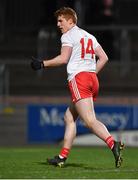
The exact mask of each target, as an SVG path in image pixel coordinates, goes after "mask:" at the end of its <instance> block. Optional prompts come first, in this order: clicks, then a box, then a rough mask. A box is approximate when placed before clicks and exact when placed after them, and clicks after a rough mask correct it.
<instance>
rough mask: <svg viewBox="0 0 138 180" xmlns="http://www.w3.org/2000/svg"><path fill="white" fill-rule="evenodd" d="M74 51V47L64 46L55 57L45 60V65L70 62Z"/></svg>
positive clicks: (50, 65)
mask: <svg viewBox="0 0 138 180" xmlns="http://www.w3.org/2000/svg"><path fill="white" fill-rule="evenodd" d="M71 53H72V47H69V46H63V47H62V48H61V54H60V55H58V56H56V57H55V58H53V59H49V60H44V61H43V63H44V67H53V66H61V65H64V64H67V63H68V60H69V58H70V56H71Z"/></svg>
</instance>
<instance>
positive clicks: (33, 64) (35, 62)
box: [30, 57, 44, 71]
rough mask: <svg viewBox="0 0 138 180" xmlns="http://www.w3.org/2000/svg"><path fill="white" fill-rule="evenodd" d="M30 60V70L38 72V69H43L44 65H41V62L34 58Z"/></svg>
mask: <svg viewBox="0 0 138 180" xmlns="http://www.w3.org/2000/svg"><path fill="white" fill-rule="evenodd" d="M31 59H32V60H31V64H30V65H31V68H32V69H33V70H35V71H36V70H39V69H41V68H44V63H43V61H42V60H39V59H37V58H34V57H32V58H31Z"/></svg>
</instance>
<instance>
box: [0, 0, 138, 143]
mask: <svg viewBox="0 0 138 180" xmlns="http://www.w3.org/2000/svg"><path fill="white" fill-rule="evenodd" d="M61 6H70V7H73V8H74V9H75V10H76V11H77V13H78V15H79V16H78V17H79V20H78V25H79V26H81V27H82V28H85V29H86V30H88V31H89V32H90V33H92V34H94V35H95V36H96V37H97V39H98V40H99V42H100V43H101V45H102V46H103V48H104V49H105V51H106V52H107V54H108V56H109V59H110V61H109V63H108V65H107V66H106V67H105V69H104V70H103V71H102V72H101V73H100V74H99V79H100V86H101V87H100V92H99V98H98V100H97V102H96V105H97V107H98V108H99V110H98V112H101V111H102V113H107V115H112V114H113V113H114V114H117V113H119V115H120V114H121V112H122V113H124V114H123V115H124V116H125V115H126V116H127V118H126V119H125V120H124V121H125V123H124V124H125V125H124V126H120V124H121V123H122V122H124V121H123V119H117V120H116V122H115V123H116V126H115V127H110V126H111V124H110V123H111V122H110V123H108V125H109V128H111V130H113V133H114V132H115V133H116V132H117V134H116V135H117V137H118V138H119V137H120V136H121V134H122V133H123V132H128V130H129V131H130V130H131V133H132V134H130V136H131V138H130V140H129V137H128V136H126V135H125V136H124V138H125V140H126V141H133V143H132V144H131V142H128V145H136V146H138V132H137V131H138V125H137V122H136V120H137V119H138V113H137V112H138V70H137V69H138V50H137V49H138V11H137V9H138V1H137V0H114V1H113V0H112V1H111V0H99V1H97V0H85V1H83V0H74V1H73V0H60V1H59V0H50V1H49V0H35V1H34V0H29V1H28V0H0V146H9V145H11V146H13V145H16V146H22V145H29V144H31V143H32V142H33V143H36V142H37V144H39V143H40V144H41V143H44V144H47V143H49V142H54V143H58V142H60V141H61V140H62V138H63V132H62V131H63V129H64V126H63V124H62V122H61V120H63V114H62V113H63V112H64V109H65V107H66V105H67V104H68V103H69V102H70V97H69V93H68V89H67V83H66V69H65V67H60V68H52V69H48V70H45V71H39V72H33V71H32V70H31V68H30V57H31V56H35V57H39V58H44V57H46V58H47V57H48V58H49V57H53V56H55V55H57V53H58V52H59V50H60V33H59V32H58V31H57V29H56V20H55V18H54V16H53V12H54V11H55V10H56V9H58V8H59V7H61ZM98 105H100V107H99V106H98ZM57 106H60V108H59V107H57ZM105 106H107V108H105ZM110 107H113V109H112V110H111V112H110V110H108V109H109V108H110ZM35 108H36V109H35ZM47 108H48V109H47ZM58 108H59V109H58ZM122 108H123V109H122ZM117 109H119V110H117ZM116 110H117V112H116ZM51 111H52V113H51ZM108 111H109V112H108ZM35 113H36V114H35ZM50 113H51V114H52V115H51V114H50ZM61 114H62V115H61ZM33 115H35V116H33ZM41 116H42V117H43V118H41ZM128 116H129V117H128ZM51 118H53V119H52V120H51ZM54 118H55V119H54ZM58 120H59V121H58ZM110 120H111V117H110ZM113 120H114V118H113ZM51 121H52V123H51V124H50V122H51ZM57 121H58V122H57ZM59 122H60V123H59ZM131 123H132V124H131ZM34 124H36V125H34ZM40 124H41V127H40ZM47 124H48V125H47ZM34 126H35V127H34ZM42 126H43V128H42ZM47 127H48V128H49V129H47ZM54 127H55V129H54ZM120 127H121V128H120ZM122 127H123V128H122ZM51 128H53V129H51ZM60 128H61V129H60ZM51 130H52V134H53V133H55V132H56V133H57V134H58V133H59V131H60V132H62V134H61V135H60V137H59V138H58V139H54V138H53V139H54V140H53V139H52V140H51V139H50V137H51V136H52V137H53V135H51V134H50V131H51ZM125 130H126V131H125ZM45 131H46V132H45ZM45 133H49V134H47V135H45ZM56 133H55V136H58V135H57V134H56ZM83 133H88V132H85V130H84V131H83V130H82V131H81V128H80V134H83ZM59 134H60V133H59ZM126 134H129V133H126ZM40 136H41V137H40ZM90 141H91V140H90ZM90 141H88V139H87V142H90ZM83 142H86V140H85V139H84V140H81V141H78V143H80V144H81V143H82V144H83ZM93 142H96V143H97V140H96V139H94V140H93ZM87 145H88V144H87Z"/></svg>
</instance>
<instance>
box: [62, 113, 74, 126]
mask: <svg viewBox="0 0 138 180" xmlns="http://www.w3.org/2000/svg"><path fill="white" fill-rule="evenodd" d="M64 122H65V123H66V124H70V123H74V120H73V118H72V117H71V116H69V115H68V114H66V113H65V115H64Z"/></svg>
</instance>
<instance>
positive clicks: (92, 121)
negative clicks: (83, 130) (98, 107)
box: [85, 118, 96, 129]
mask: <svg viewBox="0 0 138 180" xmlns="http://www.w3.org/2000/svg"><path fill="white" fill-rule="evenodd" d="M95 121H96V119H94V118H93V119H87V121H85V124H86V126H87V127H88V128H89V129H93V127H94V124H95Z"/></svg>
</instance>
